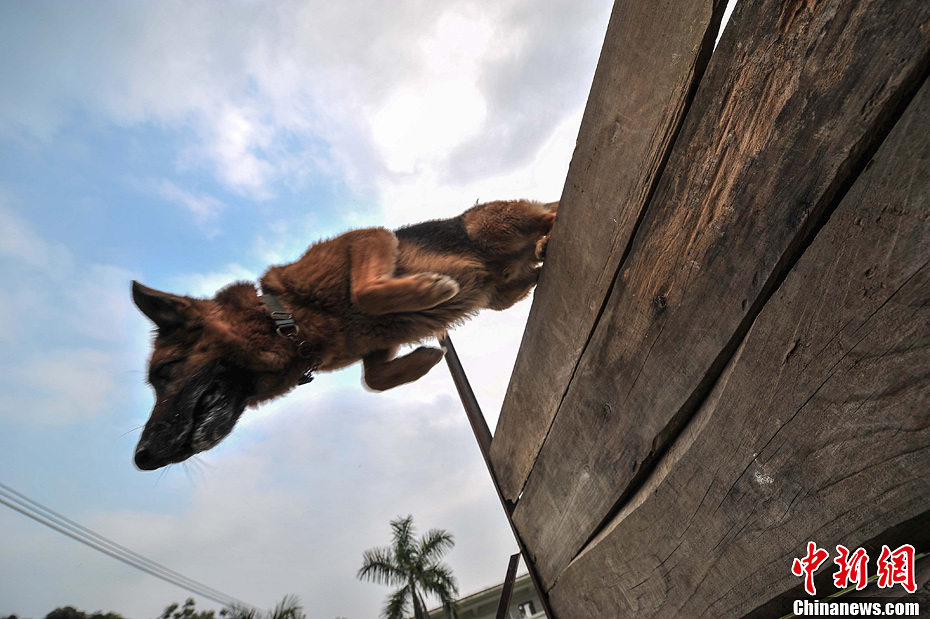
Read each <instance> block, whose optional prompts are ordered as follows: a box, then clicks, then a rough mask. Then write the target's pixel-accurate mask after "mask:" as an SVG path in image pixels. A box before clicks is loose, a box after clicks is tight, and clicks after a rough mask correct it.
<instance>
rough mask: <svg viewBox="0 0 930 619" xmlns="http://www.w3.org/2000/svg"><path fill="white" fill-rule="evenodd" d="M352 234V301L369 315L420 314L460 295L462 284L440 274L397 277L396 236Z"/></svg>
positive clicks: (378, 231) (379, 232)
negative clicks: (395, 273)
mask: <svg viewBox="0 0 930 619" xmlns="http://www.w3.org/2000/svg"><path fill="white" fill-rule="evenodd" d="M349 234H351V235H352V239H351V245H350V249H349V259H350V267H349V272H350V277H351V280H352V283H351V287H352V288H351V291H352V301H353V303H355V305H356V307H358V308H359V309H360V310H361V311H363V312H365V313H366V314H374V315H378V314H392V313H395V312H416V311H419V310H424V309H429V308H431V307H435V306H437V305H439V304H440V303H442V302H443V301H448V300H449V299H451V298H452V297H454V296H455V295H456V294H458V291H459V285H458V283H457V282H456V281H455V280H454V279H452V278H451V277H446V276H445V275H440V274H438V273H417V274H415V275H408V276H405V277H394V269H395V267H396V263H397V237H396V236H394V233H393V232H390V231H389V230H385V229H384V228H371V229H368V230H356V231H354V232H350V233H349Z"/></svg>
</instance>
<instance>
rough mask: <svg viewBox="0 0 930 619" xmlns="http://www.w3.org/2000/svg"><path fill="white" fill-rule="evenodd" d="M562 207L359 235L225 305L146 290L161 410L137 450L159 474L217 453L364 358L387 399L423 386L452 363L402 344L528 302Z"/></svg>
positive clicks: (241, 285)
mask: <svg viewBox="0 0 930 619" xmlns="http://www.w3.org/2000/svg"><path fill="white" fill-rule="evenodd" d="M557 209H558V202H554V203H551V204H541V203H538V202H530V201H525V200H519V201H509V202H503V201H499V202H489V203H487V204H480V205H477V206H474V207H473V208H470V209H469V210H467V211H465V212H464V213H462V214H461V215H459V216H458V217H454V218H452V219H443V220H435V221H428V222H425V223H420V224H416V225H412V226H408V227H405V228H400V229H399V230H395V231H394V232H391V231H389V230H385V229H384V228H367V229H363V230H353V231H351V232H347V233H345V234H342V235H340V236H337V237H335V238H333V239H329V240H326V241H321V242H319V243H316V244H315V245H312V246H311V247H310V248H309V249H308V250H307V251H306V253H304V255H303V256H302V257H301V258H300V259H299V260H297V261H296V262H293V263H291V264H285V265H280V266H275V267H272V268H270V269H269V270H268V271H267V272H266V273H265V274H264V275H263V276H262V277H261V279H260V282H259V283H260V285H261V292H259V291H258V290H256V288H255V286H254V285H253V284H252V283H246V282H237V283H234V284H231V285H229V286H227V287H226V288H224V289H222V290H220V291H219V292H218V293H217V294H216V295H215V296H214V297H213V298H212V299H195V298H191V297H186V296H179V295H174V294H169V293H166V292H159V291H157V290H154V289H152V288H148V287H147V286H143V285H142V284H140V283H138V282H135V281H134V282H133V283H132V298H133V301H134V302H135V304H136V306H137V307H138V308H139V309H140V310H141V311H142V313H143V314H145V315H146V316H147V317H148V318H149V319H151V320H152V322H154V323H155V327H156V332H155V333H156V335H155V341H154V350H153V352H152V357H151V359H150V361H149V370H148V379H149V383H150V384H151V385H152V387H153V388H154V389H155V406H154V408H153V409H152V414H151V416H150V417H149V420H148V422H147V423H146V424H145V428H144V430H143V431H142V436H141V437H140V439H139V444H138V446H137V447H136V451H135V457H134V460H135V465H136V466H137V467H138V468H139V469H142V470H154V469H157V468H160V467H162V466H165V465H167V464H172V463H177V462H183V461H184V460H186V459H187V458H189V457H190V456H192V455H194V454H196V453H198V452H201V451H204V450H207V449H210V448H211V447H213V446H214V445H216V444H217V443H219V442H220V441H221V440H222V439H223V438H225V437H226V436H227V435H228V434H229V433H230V432H231V431H232V429H233V426H234V425H235V424H236V422H237V421H238V419H239V417H240V415H241V414H242V412H243V410H244V409H245V407H246V406H255V405H257V404H259V403H260V402H265V401H267V400H270V399H272V398H275V397H277V396H280V395H283V394H284V393H286V392H288V391H290V390H291V389H293V388H294V387H296V386H297V385H298V384H302V383H304V382H308V381H309V380H310V378H311V372H313V371H316V370H319V371H330V370H336V369H338V368H342V367H345V366H347V365H350V364H353V363H355V362H356V361H359V360H360V361H361V362H362V364H363V373H364V379H365V383H366V384H367V385H368V387H370V388H371V389H374V390H376V391H383V390H385V389H390V388H392V387H396V386H398V385H402V384H404V383H408V382H411V381H414V380H417V379H418V378H420V377H421V376H423V375H424V374H426V372H427V371H429V369H430V368H432V367H433V366H434V365H436V364H437V363H438V362H439V360H440V359H442V357H443V351H442V350H441V349H438V348H430V347H426V346H421V347H419V348H417V349H415V350H413V351H412V352H410V353H408V354H406V355H404V356H402V357H396V356H395V355H396V353H397V349H398V347H399V346H400V345H402V344H411V343H415V342H420V341H422V340H425V339H427V338H429V337H440V336H442V335H443V334H444V333H445V332H446V330H447V329H448V328H449V327H450V326H452V325H454V324H456V323H458V322H460V321H462V320H464V319H465V318H467V317H469V316H471V315H472V314H474V313H475V312H477V311H478V310H480V309H484V308H489V309H495V310H502V309H506V308H508V307H510V306H511V305H513V304H514V303H516V302H517V301H519V300H520V299H522V298H523V297H525V296H526V295H527V294H529V291H530V290H531V289H532V288H533V286H534V285H535V284H536V281H537V279H538V277H539V273H540V269H541V268H542V266H541V264H540V262H541V261H542V259H543V258H544V256H545V251H546V246H547V244H548V241H549V235H550V232H551V230H552V224H553V222H554V220H555V215H556V211H557Z"/></svg>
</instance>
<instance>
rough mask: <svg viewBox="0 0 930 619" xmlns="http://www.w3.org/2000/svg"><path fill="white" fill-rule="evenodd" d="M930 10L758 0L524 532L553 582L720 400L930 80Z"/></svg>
mask: <svg viewBox="0 0 930 619" xmlns="http://www.w3.org/2000/svg"><path fill="white" fill-rule="evenodd" d="M928 18H930V4H928V3H927V2H926V1H924V0H882V1H874V2H870V1H867V0H861V1H848V0H823V1H819V2H807V3H804V2H800V3H799V2H789V3H785V2H783V1H782V0H744V1H742V2H740V4H739V5H737V8H736V10H735V11H734V15H733V17H732V20H731V22H730V24H729V25H728V27H727V32H726V33H725V34H724V36H723V38H722V39H721V42H720V45H719V47H718V48H717V51H716V53H715V54H714V57H713V59H712V60H711V63H710V65H709V67H708V70H707V74H706V75H705V77H704V79H703V80H702V82H701V85H700V87H699V90H698V93H697V95H696V98H695V101H694V104H693V105H692V107H691V109H690V111H689V113H688V116H687V118H686V120H685V123H684V126H683V128H682V132H681V135H680V136H679V139H678V141H677V142H676V145H675V147H674V149H673V152H672V155H671V158H670V159H669V164H668V166H667V168H666V172H665V173H664V175H663V176H662V178H661V180H660V183H659V186H658V188H657V191H656V194H655V197H654V198H653V200H652V202H651V203H650V206H649V209H648V211H647V213H646V216H645V218H644V221H643V223H642V225H641V226H640V228H639V230H638V232H637V234H636V236H635V238H634V240H633V246H632V248H631V250H630V254H629V256H628V257H627V259H626V260H625V262H624V263H623V265H622V267H621V273H620V276H619V277H618V279H617V281H616V282H615V285H614V287H613V289H612V291H611V294H610V298H609V301H608V304H607V308H606V310H605V312H604V314H603V316H602V317H601V319H600V321H599V322H598V325H597V327H596V329H595V332H594V335H593V337H592V339H591V342H590V343H589V345H588V347H587V349H586V351H585V354H584V355H583V357H582V359H581V361H580V363H579V365H578V368H577V370H576V372H575V375H574V378H573V379H572V382H571V384H570V386H569V390H568V392H567V394H566V396H565V398H564V400H563V402H562V405H561V407H560V409H559V411H558V414H557V416H556V418H555V421H554V422H553V425H552V427H551V429H550V432H549V435H548V437H547V439H546V442H545V444H544V446H543V448H542V450H541V451H540V454H539V456H538V458H537V461H536V464H535V466H534V468H533V470H532V473H531V475H530V477H529V479H528V481H527V484H526V487H525V489H524V492H523V496H522V498H521V500H520V502H519V504H518V505H517V507H516V510H515V511H514V521H515V523H516V525H517V527H518V529H519V531H520V534H521V536H522V538H523V540H524V542H525V543H526V545H527V547H528V549H529V550H530V552H531V553H533V554H535V555H536V557H537V560H536V563H537V566H538V568H539V574H540V577H541V578H542V580H543V582H544V583H546V585H547V586H551V583H552V582H553V581H554V580H555V578H556V576H557V575H558V574H559V573H560V572H561V571H562V569H564V567H565V566H566V565H567V564H568V562H569V561H570V560H571V559H572V558H573V557H574V556H575V555H576V554H577V553H578V551H579V550H580V549H581V548H582V546H583V545H584V543H585V542H586V541H587V540H589V539H590V538H591V537H592V536H593V535H594V534H595V533H596V532H597V531H598V530H599V529H600V528H601V526H603V523H605V522H606V521H607V520H608V519H609V518H610V517H611V516H612V515H613V514H614V513H616V510H617V509H618V508H619V506H620V505H621V504H622V501H624V500H625V498H626V497H627V496H628V495H629V494H630V493H631V492H632V491H634V490H635V488H636V487H637V485H638V484H639V483H640V482H641V480H642V479H643V477H644V475H645V474H647V473H648V471H649V470H650V468H651V467H652V466H653V464H654V462H655V458H656V457H657V456H658V455H660V454H661V453H662V452H663V451H664V449H665V448H666V447H667V445H668V444H669V442H670V441H671V440H672V439H674V437H675V436H676V434H677V432H678V431H679V430H680V428H681V427H682V425H683V423H684V422H686V421H687V419H688V418H689V417H690V416H691V415H692V414H693V413H694V411H695V410H696V408H697V405H698V404H699V403H700V402H701V401H702V400H703V399H704V398H705V397H706V395H707V392H708V390H709V389H710V386H711V385H712V384H713V382H714V381H715V380H716V379H717V378H718V377H719V375H720V372H721V370H722V369H723V366H724V365H725V363H726V361H727V359H728V358H729V357H730V356H731V355H732V353H733V351H734V350H735V348H736V347H737V345H738V343H739V342H740V341H741V340H742V337H743V335H744V334H745V333H746V330H747V329H748V328H749V325H750V324H751V322H752V319H753V318H754V317H755V316H756V315H757V314H758V311H759V310H760V309H761V306H762V305H763V304H764V303H765V301H766V299H767V298H768V297H769V296H770V295H771V291H772V290H774V288H775V287H776V286H777V284H778V283H779V282H780V281H781V280H782V279H783V278H784V275H785V274H786V272H787V270H788V269H789V268H790V266H791V264H792V263H793V262H794V261H795V260H796V259H797V256H798V254H799V252H800V250H801V248H803V247H804V246H805V245H806V244H807V243H808V242H809V241H810V238H811V236H812V234H813V233H814V232H815V231H816V229H817V227H818V226H819V225H821V224H822V221H823V218H824V217H825V216H826V215H827V214H829V212H830V211H831V210H832V209H833V208H834V207H835V205H836V202H837V200H838V196H839V195H840V194H841V193H842V191H843V189H844V188H845V187H848V186H849V183H851V181H852V180H854V179H855V175H856V174H857V173H858V171H859V170H861V168H862V167H863V166H864V165H865V162H866V161H868V157H869V156H870V155H871V153H872V152H874V150H875V148H877V145H878V144H879V143H880V142H881V140H882V139H883V137H884V136H885V135H886V134H887V132H888V130H889V128H890V126H891V124H892V123H893V121H894V120H895V119H896V118H897V116H898V115H899V114H900V109H901V108H902V106H903V105H905V104H906V103H907V101H908V100H909V98H910V97H911V96H912V95H913V93H914V91H915V90H916V88H917V86H919V84H920V83H921V81H922V79H923V76H924V74H925V73H926V68H927V65H928V61H930V29H928V28H927V27H926V26H925V24H926V23H927V21H928Z"/></svg>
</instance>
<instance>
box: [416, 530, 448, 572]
mask: <svg viewBox="0 0 930 619" xmlns="http://www.w3.org/2000/svg"><path fill="white" fill-rule="evenodd" d="M453 546H455V538H454V537H453V536H452V534H451V533H449V532H448V531H444V530H443V529H430V530H429V531H428V532H427V533H426V535H424V536H423V537H422V538H421V540H420V558H421V559H422V561H423V563H425V564H427V565H428V564H430V563H434V562H436V561H438V560H439V557H441V556H442V555H444V554H445V553H446V551H447V550H451V549H452V547H453Z"/></svg>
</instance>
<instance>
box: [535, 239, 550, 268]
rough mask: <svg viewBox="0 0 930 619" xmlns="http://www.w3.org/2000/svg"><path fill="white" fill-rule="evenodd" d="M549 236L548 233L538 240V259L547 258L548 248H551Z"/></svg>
mask: <svg viewBox="0 0 930 619" xmlns="http://www.w3.org/2000/svg"><path fill="white" fill-rule="evenodd" d="M549 236H550V235H548V234H547V235H546V236H544V237H542V238H541V239H539V241H537V242H536V259H537V260H539V261H543V260H545V259H546V250H547V249H548V248H549Z"/></svg>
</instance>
